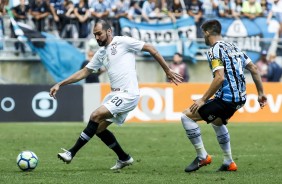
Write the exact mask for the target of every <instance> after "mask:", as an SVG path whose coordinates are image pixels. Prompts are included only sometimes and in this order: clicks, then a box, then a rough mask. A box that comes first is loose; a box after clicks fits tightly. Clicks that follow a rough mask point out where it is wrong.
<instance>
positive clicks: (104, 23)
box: [95, 19, 111, 30]
mask: <svg viewBox="0 0 282 184" xmlns="http://www.w3.org/2000/svg"><path fill="white" fill-rule="evenodd" d="M97 24H102V29H103V30H108V29H111V25H110V24H109V22H108V21H107V20H105V19H99V20H98V21H97V22H96V24H95V26H97Z"/></svg>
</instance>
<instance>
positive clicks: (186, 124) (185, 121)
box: [181, 114, 195, 130]
mask: <svg viewBox="0 0 282 184" xmlns="http://www.w3.org/2000/svg"><path fill="white" fill-rule="evenodd" d="M181 122H182V126H183V128H184V129H185V130H188V129H189V127H190V124H191V123H195V122H193V121H192V119H191V118H189V117H188V116H186V114H182V115H181Z"/></svg>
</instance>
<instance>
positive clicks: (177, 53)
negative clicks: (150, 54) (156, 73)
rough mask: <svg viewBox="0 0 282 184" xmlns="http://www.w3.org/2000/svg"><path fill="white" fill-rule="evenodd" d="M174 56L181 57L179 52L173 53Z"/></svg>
mask: <svg viewBox="0 0 282 184" xmlns="http://www.w3.org/2000/svg"><path fill="white" fill-rule="evenodd" d="M174 55H178V56H179V57H182V54H180V53H179V52H176V53H174Z"/></svg>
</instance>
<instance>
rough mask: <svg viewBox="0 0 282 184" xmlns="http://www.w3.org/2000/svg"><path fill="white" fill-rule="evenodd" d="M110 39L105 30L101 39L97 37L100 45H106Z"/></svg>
mask: <svg viewBox="0 0 282 184" xmlns="http://www.w3.org/2000/svg"><path fill="white" fill-rule="evenodd" d="M104 35H105V36H104ZM107 40H108V35H107V33H106V31H105V33H103V35H101V37H100V38H99V39H97V43H98V45H99V46H101V47H102V46H105V45H106V43H107Z"/></svg>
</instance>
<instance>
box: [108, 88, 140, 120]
mask: <svg viewBox="0 0 282 184" xmlns="http://www.w3.org/2000/svg"><path fill="white" fill-rule="evenodd" d="M138 101H139V95H133V94H129V93H125V92H118V93H112V94H111V95H109V96H108V97H107V98H105V100H104V101H103V105H104V106H105V107H106V108H107V109H108V110H109V111H110V112H111V114H112V116H113V117H112V118H109V119H107V120H108V121H111V122H114V123H118V124H122V123H123V122H124V121H125V119H126V117H127V115H128V113H129V112H130V111H132V110H133V109H134V108H135V107H136V106H137V104H138Z"/></svg>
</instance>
